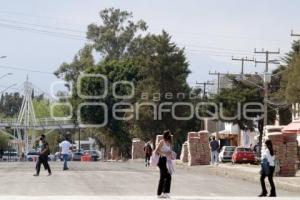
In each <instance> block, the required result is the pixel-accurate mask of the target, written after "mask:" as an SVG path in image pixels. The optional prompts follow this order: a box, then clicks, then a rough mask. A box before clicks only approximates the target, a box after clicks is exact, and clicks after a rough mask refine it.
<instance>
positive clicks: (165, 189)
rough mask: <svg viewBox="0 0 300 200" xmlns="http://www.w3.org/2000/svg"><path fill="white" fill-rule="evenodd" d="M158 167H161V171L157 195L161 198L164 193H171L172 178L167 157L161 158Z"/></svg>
mask: <svg viewBox="0 0 300 200" xmlns="http://www.w3.org/2000/svg"><path fill="white" fill-rule="evenodd" d="M157 166H158V167H159V171H160V179H159V184H158V189H157V195H158V196H159V195H161V194H162V193H170V189H171V179H172V176H171V174H170V173H169V171H168V168H167V158H166V157H160V158H159V162H158V165H157Z"/></svg>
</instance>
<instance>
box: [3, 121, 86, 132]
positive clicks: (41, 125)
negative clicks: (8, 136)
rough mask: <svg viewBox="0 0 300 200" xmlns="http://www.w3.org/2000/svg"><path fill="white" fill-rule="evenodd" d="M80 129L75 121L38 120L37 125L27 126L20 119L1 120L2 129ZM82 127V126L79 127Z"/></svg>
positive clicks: (30, 124)
mask: <svg viewBox="0 0 300 200" xmlns="http://www.w3.org/2000/svg"><path fill="white" fill-rule="evenodd" d="M75 127H78V126H76V124H75V123H74V120H56V119H53V118H41V119H36V123H35V124H32V123H29V125H25V124H24V123H22V124H21V123H20V122H18V119H0V129H6V128H10V129H33V130H53V129H71V128H75ZM79 127H81V126H79Z"/></svg>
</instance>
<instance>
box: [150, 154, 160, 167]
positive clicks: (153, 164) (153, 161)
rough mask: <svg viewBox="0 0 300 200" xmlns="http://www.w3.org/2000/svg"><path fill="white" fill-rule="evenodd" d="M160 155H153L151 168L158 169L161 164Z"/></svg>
mask: <svg viewBox="0 0 300 200" xmlns="http://www.w3.org/2000/svg"><path fill="white" fill-rule="evenodd" d="M159 157H160V156H159V155H158V154H157V153H155V152H153V153H152V156H151V157H150V166H151V167H157V165H158V162H159Z"/></svg>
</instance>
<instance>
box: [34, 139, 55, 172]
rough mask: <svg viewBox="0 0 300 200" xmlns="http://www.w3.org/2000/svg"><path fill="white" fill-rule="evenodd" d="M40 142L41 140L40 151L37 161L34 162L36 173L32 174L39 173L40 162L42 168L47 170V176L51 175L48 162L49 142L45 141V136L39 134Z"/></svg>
mask: <svg viewBox="0 0 300 200" xmlns="http://www.w3.org/2000/svg"><path fill="white" fill-rule="evenodd" d="M40 142H41V151H40V153H39V157H38V161H37V164H36V174H34V176H39V175H40V170H41V164H43V165H44V168H45V169H47V170H48V176H51V175H52V173H51V169H50V166H49V163H48V156H49V154H50V148H49V144H48V143H47V141H46V136H45V135H41V137H40Z"/></svg>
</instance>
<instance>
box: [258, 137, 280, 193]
mask: <svg viewBox="0 0 300 200" xmlns="http://www.w3.org/2000/svg"><path fill="white" fill-rule="evenodd" d="M274 171H275V156H274V150H273V145H272V142H271V140H267V141H266V142H265V149H264V150H263V151H262V153H261V176H260V183H261V189H262V192H261V194H260V195H259V197H265V196H267V194H268V192H267V189H266V184H265V178H266V177H268V179H269V182H270V186H271V191H270V195H269V197H276V188H275V184H274V181H273V174H274Z"/></svg>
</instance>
